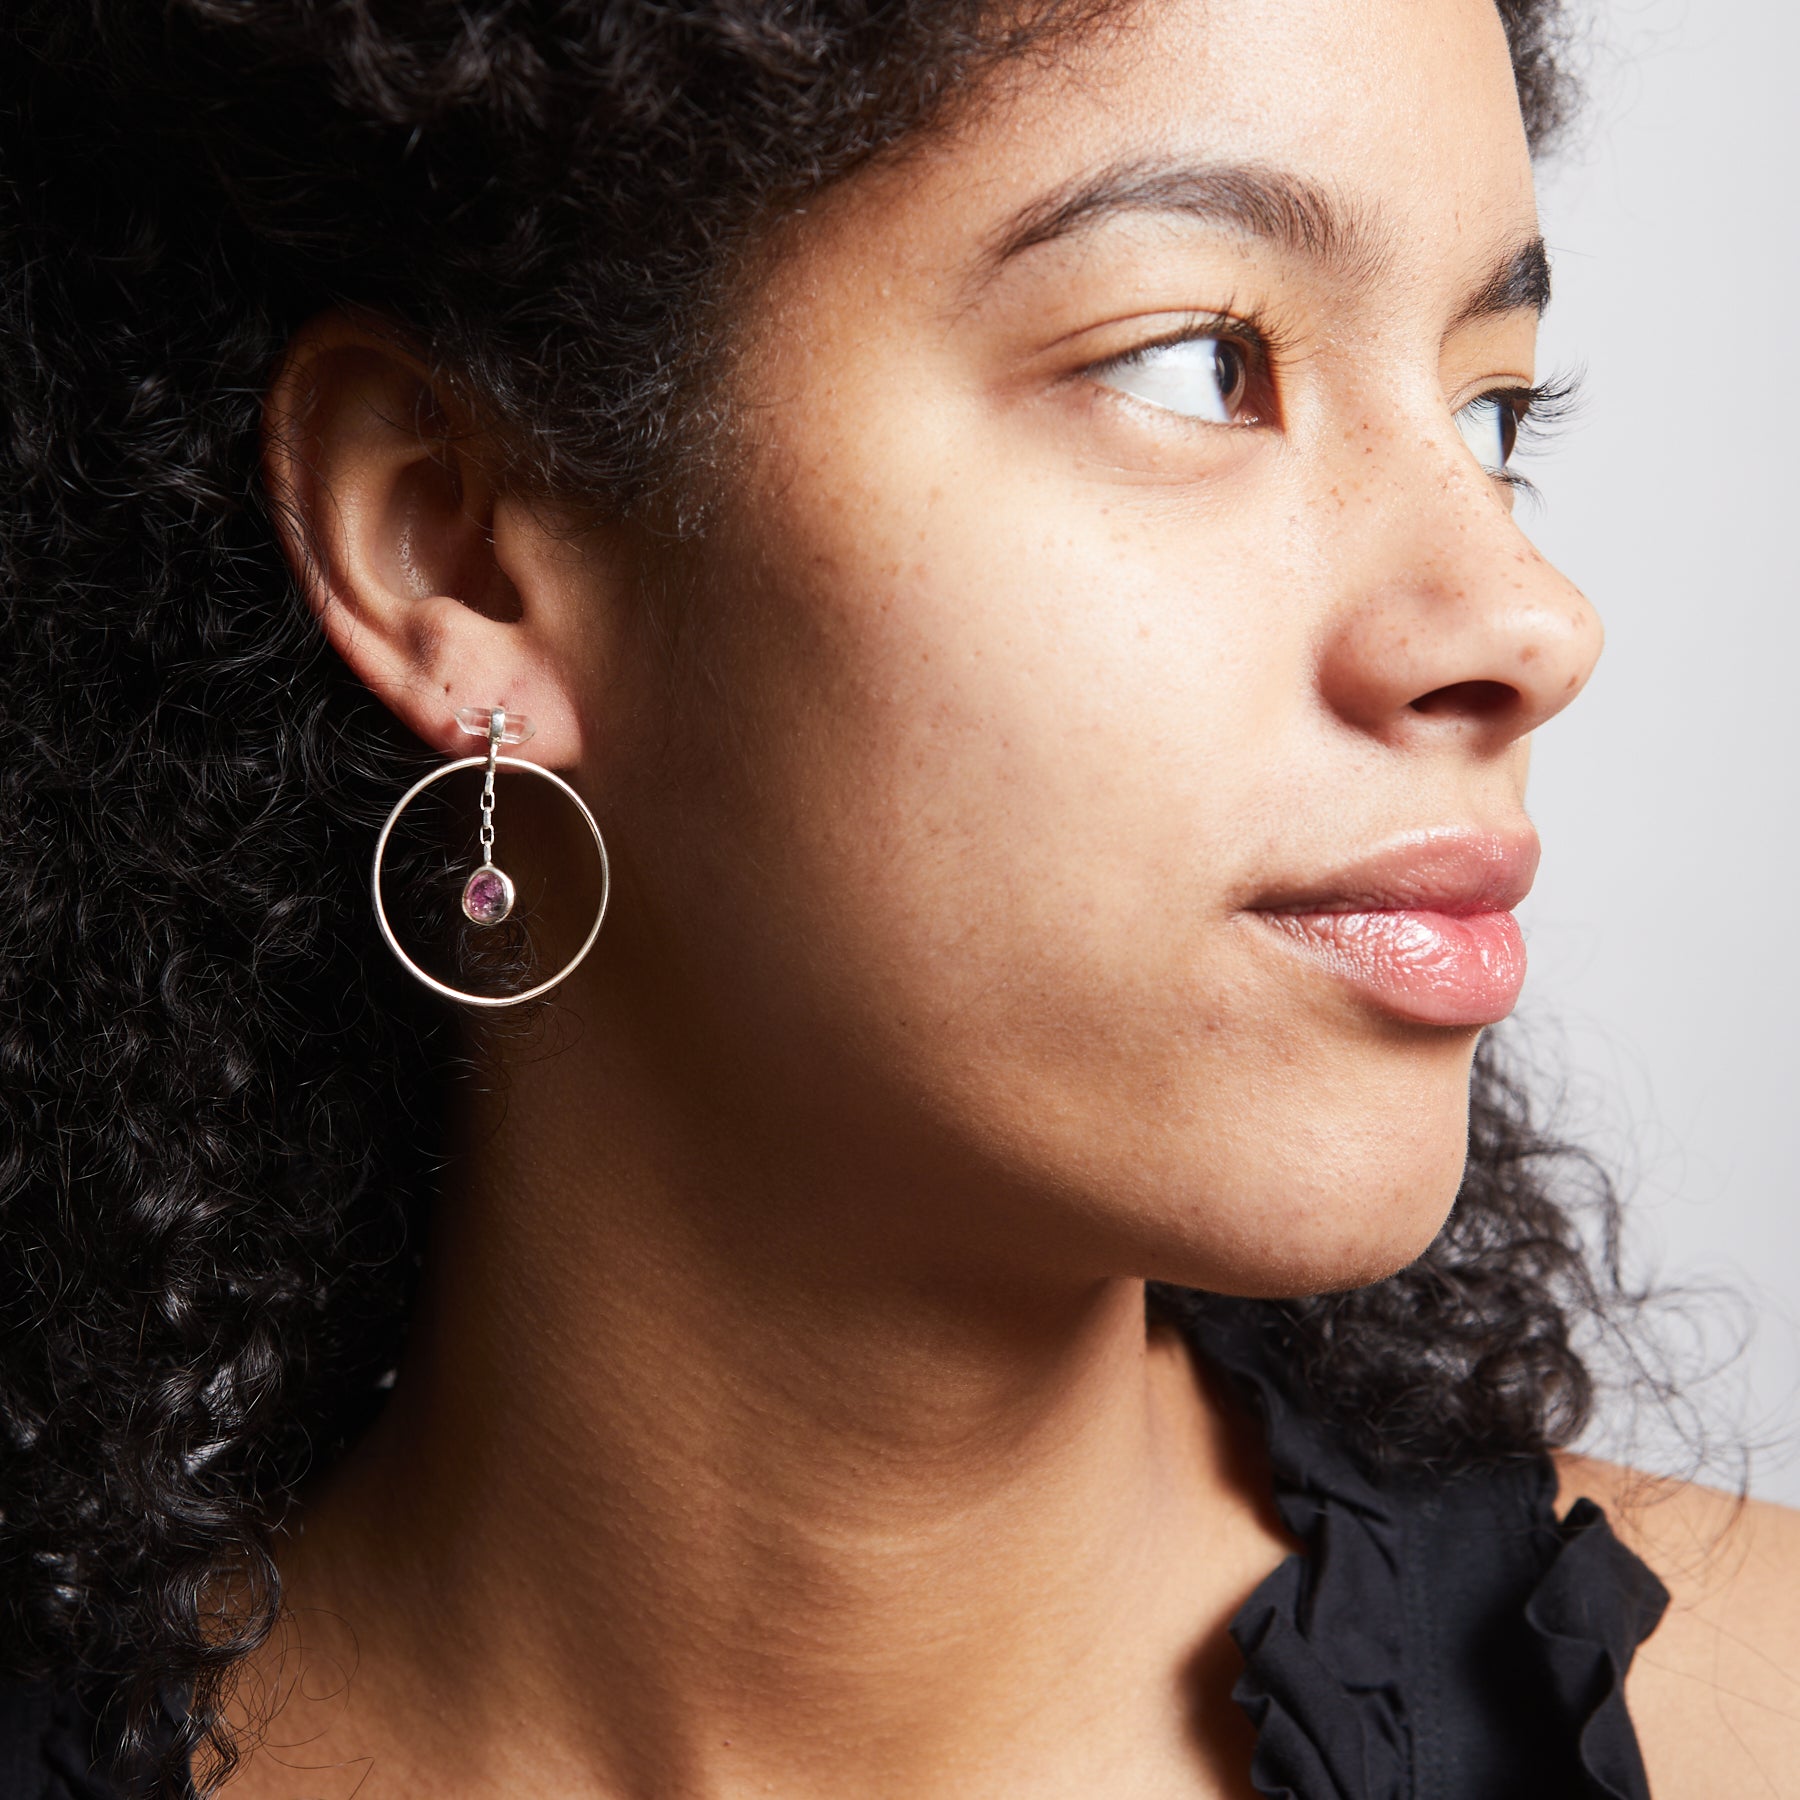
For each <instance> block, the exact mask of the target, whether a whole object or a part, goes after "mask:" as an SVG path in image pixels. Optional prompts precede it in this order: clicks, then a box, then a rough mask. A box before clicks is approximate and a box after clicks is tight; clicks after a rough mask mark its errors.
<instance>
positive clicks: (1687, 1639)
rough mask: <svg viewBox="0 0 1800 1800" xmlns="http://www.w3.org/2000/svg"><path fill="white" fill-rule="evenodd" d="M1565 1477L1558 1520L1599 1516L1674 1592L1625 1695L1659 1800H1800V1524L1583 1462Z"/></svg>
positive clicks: (1711, 1494) (1791, 1517)
mask: <svg viewBox="0 0 1800 1800" xmlns="http://www.w3.org/2000/svg"><path fill="white" fill-rule="evenodd" d="M1556 1467H1557V1477H1558V1498H1557V1511H1558V1514H1559V1515H1561V1514H1563V1513H1566V1512H1567V1511H1568V1509H1569V1507H1570V1506H1572V1505H1573V1504H1574V1503H1575V1501H1577V1500H1579V1499H1582V1498H1584V1497H1585V1498H1588V1499H1591V1500H1593V1501H1594V1502H1596V1503H1597V1504H1598V1505H1599V1506H1600V1507H1601V1508H1602V1509H1603V1510H1604V1511H1605V1513H1606V1516H1607V1519H1608V1521H1609V1523H1610V1524H1611V1526H1612V1529H1613V1532H1614V1534H1615V1535H1616V1536H1617V1537H1618V1538H1619V1539H1620V1541H1621V1542H1623V1543H1624V1544H1625V1545H1626V1546H1627V1547H1628V1548H1630V1549H1631V1550H1633V1551H1635V1552H1636V1553H1637V1555H1638V1556H1640V1557H1641V1558H1642V1559H1643V1560H1644V1561H1645V1562H1646V1563H1647V1564H1648V1565H1649V1566H1650V1567H1651V1568H1652V1569H1653V1570H1654V1571H1655V1572H1656V1574H1657V1575H1658V1576H1659V1577H1660V1578H1661V1579H1662V1582H1663V1584H1664V1586H1666V1587H1667V1588H1668V1590H1669V1608H1668V1611H1667V1612H1666V1613H1665V1614H1664V1615H1663V1619H1662V1623H1661V1624H1660V1625H1658V1627H1657V1628H1656V1630H1655V1632H1654V1633H1652V1635H1651V1636H1650V1638H1649V1639H1648V1640H1647V1641H1646V1642H1645V1643H1644V1645H1643V1647H1642V1648H1641V1649H1640V1650H1639V1651H1638V1653H1637V1656H1636V1658H1635V1659H1634V1660H1633V1662H1632V1665H1631V1671H1630V1674H1629V1675H1628V1676H1627V1677H1626V1682H1625V1697H1626V1703H1627V1705H1628V1706H1629V1708H1630V1711H1631V1717H1632V1722H1633V1724H1634V1725H1635V1726H1636V1727H1637V1734H1638V1741H1639V1743H1640V1744H1641V1746H1642V1748H1643V1752H1644V1763H1645V1767H1646V1769H1647V1770H1648V1773H1649V1776H1650V1786H1651V1789H1652V1791H1653V1792H1654V1793H1655V1795H1656V1796H1657V1800H1713V1797H1714V1796H1717V1795H1719V1794H1745V1795H1766V1796H1769V1800H1786V1797H1787V1796H1790V1795H1792V1796H1794V1797H1795V1800H1800V1512H1797V1511H1795V1510H1794V1509H1792V1508H1790V1507H1785V1506H1775V1505H1771V1504H1769V1503H1767V1502H1764V1501H1756V1500H1742V1499H1740V1498H1738V1497H1737V1496H1736V1495H1734V1494H1726V1493H1721V1492H1720V1491H1719V1490H1718V1489H1716V1488H1708V1487H1702V1486H1700V1485H1698V1484H1697V1483H1693V1482H1677V1481H1664V1480H1659V1479H1657V1478H1654V1477H1651V1476H1647V1475H1644V1474H1641V1473H1639V1472H1638V1471H1637V1470H1634V1469H1627V1468H1621V1467H1620V1466H1619V1465H1618V1464H1616V1463H1604V1462H1596V1461H1594V1460H1592V1459H1590V1458H1587V1457H1579V1456H1559V1457H1557V1458H1556Z"/></svg>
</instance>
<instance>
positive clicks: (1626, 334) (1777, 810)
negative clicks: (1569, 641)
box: [1513, 0, 1800, 1504]
mask: <svg viewBox="0 0 1800 1800" xmlns="http://www.w3.org/2000/svg"><path fill="white" fill-rule="evenodd" d="M1588 38H1589V43H1588V49H1587V52H1586V55H1585V58H1584V60H1585V62H1586V64H1587V81H1588V88H1589V107H1588V113H1587V116H1586V118H1585V119H1584V120H1583V122H1582V124H1581V125H1580V127H1579V128H1578V132H1577V136H1576V139H1575V142H1574V143H1573V145H1572V146H1571V147H1570V149H1569V150H1567V151H1566V152H1565V153H1564V154H1563V155H1562V156H1561V157H1560V159H1558V160H1557V161H1556V162H1555V163H1553V164H1552V165H1551V166H1550V167H1549V168H1548V169H1546V170H1545V171H1544V173H1543V176H1542V179H1541V201H1542V210H1543V216H1544V225H1545V232H1546V235H1547V237H1548V238H1549V240H1550V244H1551V247H1552V249H1553V251H1554V253H1555V263H1556V300H1555V303H1554V306H1553V308H1552V311H1551V315H1550V318H1549V320H1548V321H1547V328H1546V333H1545V340H1544V343H1545V348H1544V355H1543V359H1542V361H1541V363H1540V374H1541V373H1542V371H1544V370H1553V369H1556V368H1559V367H1563V366H1567V365H1569V364H1574V363H1583V364H1585V365H1586V367H1587V372H1588V381H1587V396H1588V398H1587V404H1586V406H1585V407H1584V409H1583V412H1582V415H1581V416H1580V417H1579V418H1578V419H1577V420H1576V422H1575V423H1574V425H1573V427H1572V428H1571V429H1570V430H1569V431H1567V432H1566V433H1565V434H1564V436H1563V437H1562V439H1561V441H1560V442H1559V443H1558V444H1557V445H1555V446H1554V447H1547V448H1546V449H1544V450H1543V451H1542V452H1540V453H1538V454H1536V455H1528V457H1527V458H1526V460H1525V461H1524V463H1523V464H1522V467H1523V469H1524V472H1525V473H1527V474H1529V475H1531V476H1532V477H1533V479H1534V480H1536V481H1537V483H1538V484H1539V486H1540V487H1541V488H1542V490H1543V493H1544V498H1545V503H1544V505H1543V506H1542V507H1541V508H1534V507H1531V506H1530V503H1529V502H1527V503H1526V510H1525V511H1524V513H1523V515H1522V516H1523V518H1524V522H1525V524H1526V527H1527V529H1528V530H1529V531H1530V532H1531V534H1532V536H1533V537H1534V538H1535V539H1536V540H1537V542H1538V543H1539V544H1540V545H1542V546H1543V548H1544V549H1545V551H1546V552H1547V553H1548V554H1549V555H1550V556H1551V558H1552V559H1553V560H1555V561H1556V562H1557V563H1559V564H1560V565H1561V567H1563V568H1564V569H1565V570H1567V571H1568V573H1569V574H1570V575H1571V576H1573V577H1574V579H1575V580H1576V581H1578V582H1579V583H1580V584H1581V585H1582V586H1583V587H1584V588H1585V589H1586V591H1587V592H1588V594H1589V595H1590V596H1591V597H1592V599H1593V600H1594V602H1595V603H1596V605H1597V606H1598V607H1599V609H1600V611H1601V614H1602V616H1603V618H1604V619H1605V621H1606V625H1607V631H1608V646H1607V651H1606V654H1605V656H1604V657H1603V658H1602V660H1601V663H1600V668H1599V671H1598V673H1597V675H1596V676H1595V679H1594V682H1593V685H1592V686H1591V687H1590V688H1589V690H1588V692H1587V694H1586V695H1585V696H1584V697H1583V698H1582V700H1581V701H1579V702H1578V703H1577V704H1576V706H1575V707H1574V708H1573V709H1572V710H1571V711H1570V712H1569V713H1568V714H1566V715H1564V717H1562V718H1561V719H1559V720H1557V721H1555V722H1553V723H1552V724H1551V725H1550V726H1548V727H1547V728H1546V729H1545V730H1544V731H1543V732H1542V733H1541V734H1540V737H1539V740H1538V744H1537V750H1536V756H1535V763H1534V768H1533V774H1532V793H1531V805H1532V811H1533V814H1534V815H1535V817H1536V819H1537V821H1538V824H1539V827H1540V829H1541V830H1542V832H1543V836H1544V845H1545V860H1544V866H1543V872H1542V874H1541V876H1540V877H1539V882H1538V887H1537V891H1536V893H1535V894H1534V895H1533V897H1532V898H1531V900H1530V901H1529V902H1528V903H1527V906H1526V908H1525V911H1524V914H1523V917H1524V921H1525V926H1526V931H1527V935H1528V941H1529V944H1530V953H1531V975H1530V979H1529V982H1528V984H1527V987H1526V990H1525V998H1524V1001H1523V1003H1522V1006H1521V1008H1520V1014H1519V1018H1518V1022H1517V1029H1516V1030H1514V1032H1513V1036H1514V1041H1515V1043H1516V1044H1518V1045H1519V1046H1520V1047H1521V1048H1522V1049H1524V1050H1525V1051H1526V1052H1527V1053H1528V1054H1529V1056H1530V1058H1531V1060H1532V1062H1533V1064H1534V1066H1535V1068H1536V1070H1537V1075H1536V1078H1535V1079H1536V1082H1537V1085H1538V1087H1539V1088H1540V1090H1541V1091H1542V1092H1543V1094H1544V1095H1545V1096H1546V1097H1547V1098H1551V1099H1555V1100H1557V1101H1559V1103H1560V1109H1561V1122H1562V1123H1563V1124H1564V1125H1565V1126H1566V1127H1567V1128H1568V1130H1569V1131H1570V1132H1571V1133H1572V1134H1573V1135H1575V1136H1577V1137H1579V1138H1581V1139H1582V1140H1583V1141H1584V1142H1586V1143H1587V1144H1589V1145H1590V1146H1592V1147H1593V1148H1594V1149H1595V1150H1597V1151H1598V1152H1599V1153H1600V1154H1601V1155H1602V1156H1603V1157H1604V1158H1605V1159H1606V1160H1607V1162H1608V1163H1609V1164H1610V1165H1611V1166H1612V1167H1613V1168H1614V1170H1615V1171H1616V1172H1617V1173H1618V1174H1619V1176H1620V1177H1621V1180H1622V1183H1623V1186H1624V1189H1625V1191H1626V1195H1627V1200H1628V1207H1629V1211H1628V1233H1629V1235H1628V1240H1627V1249H1628V1255H1629V1258H1630V1261H1631V1263H1632V1265H1633V1267H1634V1268H1635V1269H1636V1271H1637V1272H1638V1273H1639V1274H1644V1273H1655V1272H1660V1273H1661V1275H1662V1276H1663V1277H1664V1278H1665V1279H1667V1280H1672V1281H1678V1282H1683V1283H1688V1284H1692V1283H1695V1282H1702V1283H1704V1282H1707V1281H1713V1282H1716V1283H1718V1284H1720V1285H1721V1286H1722V1287H1723V1288H1724V1289H1725V1290H1726V1292H1725V1293H1724V1295H1723V1296H1714V1297H1713V1298H1711V1299H1707V1298H1704V1297H1703V1298H1699V1299H1697V1300H1696V1301H1695V1302H1693V1303H1692V1304H1690V1305H1689V1306H1687V1307H1686V1308H1685V1309H1682V1310H1681V1311H1680V1312H1678V1313H1676V1314H1674V1315H1665V1317H1664V1319H1663V1323H1662V1325H1661V1327H1660V1329H1661V1332H1662V1334H1663V1336H1664V1337H1665V1338H1666V1339H1671V1340H1672V1342H1673V1344H1674V1347H1675V1350H1676V1352H1677V1354H1678V1358H1679V1359H1680V1361H1681V1362H1682V1363H1684V1364H1685V1365H1687V1366H1688V1367H1690V1369H1692V1368H1698V1367H1700V1366H1701V1365H1705V1364H1708V1363H1715V1364H1716V1363H1717V1362H1719V1361H1720V1360H1721V1359H1722V1358H1729V1357H1730V1354H1731V1352H1732V1350H1733V1348H1734V1347H1735V1344H1736V1341H1737V1338H1738V1337H1739V1335H1741V1332H1742V1331H1743V1330H1747V1331H1748V1333H1749V1342H1748V1346H1747V1348H1746V1349H1745V1350H1744V1352H1743V1354H1742V1356H1741V1357H1739V1358H1738V1359H1737V1360H1736V1362H1735V1364H1734V1366H1732V1367H1731V1368H1729V1369H1727V1370H1726V1371H1725V1372H1724V1373H1723V1374H1721V1375H1717V1376H1715V1377H1714V1378H1713V1379H1711V1380H1709V1381H1705V1382H1700V1381H1694V1382H1692V1383H1689V1384H1685V1391H1686V1393H1687V1396H1688V1401H1689V1407H1688V1412H1687V1416H1686V1418H1685V1420H1684V1419H1682V1418H1680V1417H1677V1418H1675V1419H1671V1418H1669V1417H1667V1416H1666V1415H1665V1414H1663V1413H1662V1412H1659V1411H1658V1410H1657V1409H1651V1410H1650V1411H1649V1412H1648V1413H1645V1412H1644V1410H1643V1409H1642V1408H1638V1409H1636V1410H1635V1411H1634V1409H1633V1408H1631V1407H1630V1406H1627V1405H1626V1404H1624V1403H1623V1402H1622V1401H1617V1400H1615V1401H1611V1402H1609V1404H1608V1407H1607V1411H1606V1415H1605V1418H1604V1420H1603V1423H1602V1426H1601V1428H1600V1429H1599V1431H1598V1432H1597V1433H1596V1435H1595V1436H1594V1437H1593V1438H1592V1439H1591V1440H1590V1441H1591V1444H1592V1447H1594V1448H1596V1449H1598V1450H1600V1451H1602V1452H1605V1453H1610V1454H1614V1455H1625V1456H1628V1457H1629V1458H1630V1459H1631V1460H1634V1461H1637V1462H1640V1463H1646V1464H1651V1465H1659V1466H1667V1467H1671V1468H1674V1469H1680V1470H1683V1471H1686V1470H1689V1469H1691V1468H1694V1467H1699V1468H1700V1471H1701V1473H1702V1475H1703V1478H1706V1479H1711V1480H1714V1481H1718V1482H1721V1483H1724V1484H1726V1485H1732V1484H1734V1483H1735V1481H1736V1480H1737V1478H1738V1477H1739V1475H1740V1474H1741V1472H1742V1468H1741V1462H1740V1460H1739V1459H1738V1458H1737V1457H1736V1456H1735V1454H1734V1452H1735V1449H1736V1447H1737V1446H1738V1445H1739V1444H1748V1445H1749V1446H1750V1459H1749V1480H1750V1487H1751V1491H1752V1492H1753V1493H1754V1494H1757V1495H1759V1496H1761V1497H1765V1498H1770V1499H1780V1500H1785V1501H1787V1502H1789V1503H1790V1504H1800V1456H1797V1455H1796V1444H1795V1437H1796V1425H1797V1423H1800V1330H1797V1329H1796V1324H1795V1321H1796V1319H1797V1318H1800V1224H1797V1223H1796V1218H1795V1208H1796V1203H1797V1202H1800V1109H1797V1108H1796V1106H1795V1104H1794V1094H1793V1090H1794V1086H1795V1080H1796V1076H1797V1075H1800V1043H1797V1042H1796V1031H1797V1028H1800V1004H1797V1002H1800V893H1797V889H1800V879H1797V877H1800V857H1797V855H1796V849H1795V842H1794V815H1795V808H1794V803H1793V797H1792V795H1793V787H1794V779H1795V761H1796V758H1795V725H1796V716H1797V709H1796V706H1795V695H1796V688H1797V685H1800V628H1797V627H1796V622H1795V604H1794V603H1795V599H1796V591H1795V590H1796V586H1797V583H1796V578H1795V573H1794V570H1795V557H1794V552H1793V548H1792V545H1791V541H1790V540H1791V537H1792V533H1793V529H1794V518H1795V512H1796V507H1795V493H1796V490H1797V488H1800V437H1797V436H1796V430H1795V425H1794V422H1793V419H1792V418H1791V416H1790V415H1791V413H1792V411H1793V408H1794V396H1795V393H1796V388H1797V386H1800V319H1796V317H1795V302H1796V299H1797V297H1800V280H1797V277H1800V269H1797V268H1796V260H1797V258H1796V241H1797V237H1800V232H1797V231H1796V224H1797V220H1796V204H1795V201H1794V199H1793V197H1792V196H1793V183H1794V181H1795V179H1796V175H1797V174H1800V105H1797V104H1796V102H1795V97H1794V80H1795V70H1796V68H1800V7H1796V6H1794V5H1792V4H1791V0H1612V3H1611V4H1610V5H1608V6H1607V7H1606V8H1605V10H1604V11H1603V12H1601V13H1599V14H1598V16H1595V17H1593V18H1592V22H1591V25H1590V27H1589V31H1588ZM1695 1425H1699V1426H1701V1427H1703V1428H1704V1430H1705V1431H1706V1433H1707V1434H1708V1435H1709V1437H1710V1439H1711V1447H1710V1454H1709V1455H1708V1456H1707V1457H1706V1458H1704V1459H1703V1460H1697V1459H1696V1457H1695V1455H1694V1454H1693V1453H1692V1452H1690V1450H1688V1449H1687V1448H1686V1447H1685V1446H1686V1444H1687V1443H1688V1441H1689V1440H1690V1439H1691V1438H1692V1435H1693V1427H1694V1426H1695Z"/></svg>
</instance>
